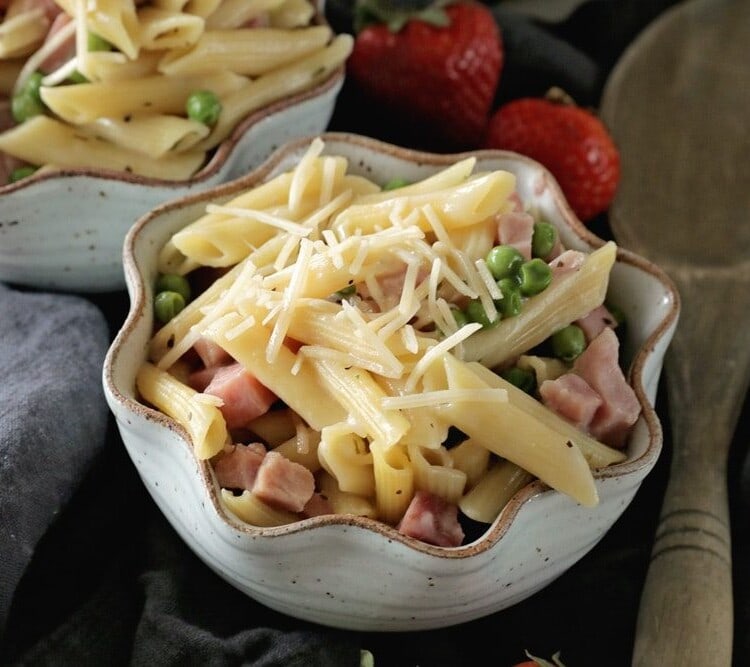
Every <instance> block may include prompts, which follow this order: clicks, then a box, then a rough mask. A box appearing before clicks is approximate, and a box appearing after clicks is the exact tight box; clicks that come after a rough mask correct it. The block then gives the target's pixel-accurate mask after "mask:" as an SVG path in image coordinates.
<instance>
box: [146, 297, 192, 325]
mask: <svg viewBox="0 0 750 667" xmlns="http://www.w3.org/2000/svg"><path fill="white" fill-rule="evenodd" d="M184 307H185V299H184V298H183V297H182V294H180V293H179V292H172V291H170V290H167V291H165V292H159V293H158V294H157V295H156V296H155V297H154V315H156V319H158V320H159V321H160V322H163V323H164V324H166V323H167V322H169V320H171V319H172V318H173V317H174V316H175V315H177V313H179V312H180V311H181V310H182V309H183V308H184Z"/></svg>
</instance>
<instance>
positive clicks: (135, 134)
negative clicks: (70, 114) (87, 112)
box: [81, 115, 209, 159]
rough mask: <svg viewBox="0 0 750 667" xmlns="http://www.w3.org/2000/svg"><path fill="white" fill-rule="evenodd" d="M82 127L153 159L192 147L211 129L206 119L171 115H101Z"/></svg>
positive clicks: (117, 144)
mask: <svg viewBox="0 0 750 667" xmlns="http://www.w3.org/2000/svg"><path fill="white" fill-rule="evenodd" d="M81 129H82V130H84V131H86V132H88V133H90V134H92V135H96V136H99V137H101V138H103V139H106V140H107V141H110V142H112V143H113V144H115V145H116V146H120V147H121V148H125V149H127V150H132V151H135V152H139V153H143V154H144V155H147V156H148V157H150V158H153V159H157V158H160V157H163V156H165V155H167V154H169V153H180V152H182V151H185V150H188V149H190V148H192V147H193V146H194V145H195V144H197V143H198V142H199V141H200V140H201V139H203V138H204V137H205V136H206V135H208V132H209V129H208V127H206V126H205V125H204V124H203V123H198V122H197V121H194V120H188V119H187V118H181V117H180V116H167V115H133V116H128V117H126V118H124V119H120V118H98V119H97V120H95V121H94V122H93V123H87V124H85V125H82V126H81Z"/></svg>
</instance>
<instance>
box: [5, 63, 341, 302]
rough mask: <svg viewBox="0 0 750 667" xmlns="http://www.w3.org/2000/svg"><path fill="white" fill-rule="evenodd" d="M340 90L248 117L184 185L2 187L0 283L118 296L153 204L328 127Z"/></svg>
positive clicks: (66, 176) (70, 178)
mask: <svg viewBox="0 0 750 667" xmlns="http://www.w3.org/2000/svg"><path fill="white" fill-rule="evenodd" d="M343 82H344V68H343V66H342V67H339V68H338V69H337V70H335V71H334V72H333V73H332V74H331V76H329V77H328V79H327V80H325V81H324V82H323V83H321V84H319V85H318V86H316V87H315V88H312V89H310V90H308V91H306V92H303V93H300V94H297V95H294V96H291V97H287V98H285V99H283V100H280V101H278V102H276V103H274V104H271V105H269V106H267V107H264V108H263V109H260V110H258V111H256V112H255V113H253V114H251V115H250V116H248V117H247V118H246V119H245V120H244V121H243V122H242V123H241V124H240V125H239V126H237V127H236V128H235V130H234V131H233V132H232V134H231V135H230V136H229V137H228V138H227V139H226V140H224V141H223V142H222V143H221V144H220V145H219V147H218V148H217V150H216V152H215V153H214V155H213V156H212V158H211V160H210V161H209V162H208V163H207V164H206V165H205V166H204V167H203V168H202V169H201V170H200V171H199V172H197V173H196V174H195V175H194V176H193V177H191V178H190V179H189V180H187V181H167V180H159V179H155V178H146V177H142V176H136V175H133V174H125V173H121V172H108V173H106V172H103V171H98V170H93V169H68V170H64V171H58V172H54V173H52V172H51V173H46V174H44V173H42V174H38V175H36V176H32V177H29V178H26V179H23V180H22V181H19V182H17V183H14V184H11V185H3V186H0V280H2V281H6V282H10V283H16V284H19V285H25V286H29V287H37V288H44V289H52V290H64V291H76V292H107V291H111V290H117V289H122V288H123V287H124V286H125V277H124V275H123V270H122V242H123V239H124V238H125V234H126V233H127V231H128V229H129V228H130V227H131V226H132V225H133V223H134V222H135V221H136V220H137V219H138V218H139V217H141V216H142V215H144V214H145V213H146V212H147V211H149V210H151V209H152V208H154V207H155V206H157V205H158V204H160V203H162V202H165V201H168V200H171V199H174V198H176V197H182V196H185V195H188V194H189V193H192V192H196V191H198V190H203V189H206V188H209V187H211V186H214V185H217V184H219V183H223V182H225V181H229V180H232V179H235V178H238V177H239V176H242V175H243V174H245V173H247V172H248V171H249V170H250V169H252V168H254V167H257V166H258V165H259V164H260V163H261V162H262V161H263V160H265V159H266V158H267V157H268V156H269V155H270V154H271V153H272V152H273V151H274V150H276V149H277V148H278V147H279V146H281V145H282V144H284V143H285V142H287V141H290V140H292V139H295V138H297V137H301V136H306V135H308V134H315V133H318V132H322V131H323V130H325V129H326V127H327V126H328V122H329V120H330V118H331V115H332V113H333V108H334V104H335V102H336V97H337V95H338V93H339V91H340V89H341V86H342V85H343Z"/></svg>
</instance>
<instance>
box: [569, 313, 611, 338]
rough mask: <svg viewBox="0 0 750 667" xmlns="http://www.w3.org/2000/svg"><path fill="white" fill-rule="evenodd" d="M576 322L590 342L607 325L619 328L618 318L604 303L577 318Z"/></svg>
mask: <svg viewBox="0 0 750 667" xmlns="http://www.w3.org/2000/svg"><path fill="white" fill-rule="evenodd" d="M575 324H577V325H578V326H579V327H581V329H582V330H583V334H584V336H586V342H588V343H590V342H591V341H592V340H594V338H596V337H597V336H598V335H599V334H600V333H601V332H602V330H603V329H604V328H605V327H610V328H611V329H615V328H617V320H616V319H615V317H614V315H612V313H610V312H609V310H608V309H607V307H606V306H605V305H604V304H602V305H601V306H598V307H597V308H594V310H592V311H591V312H590V313H589V314H588V315H586V316H585V317H582V318H581V319H580V320H576V322H575Z"/></svg>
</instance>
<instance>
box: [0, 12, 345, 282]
mask: <svg viewBox="0 0 750 667" xmlns="http://www.w3.org/2000/svg"><path fill="white" fill-rule="evenodd" d="M78 7H82V8H85V13H83V14H82V13H79V12H78V9H77V8H78ZM350 50H351V37H350V36H349V35H334V34H333V33H332V30H331V29H330V27H329V26H328V25H327V23H326V22H325V19H324V17H323V14H322V12H321V11H319V10H318V9H316V5H315V3H314V2H313V1H312V0H249V1H247V2H235V1H234V0H205V1H198V2H188V3H185V2H182V3H180V2H166V3H164V2H155V3H138V4H136V3H133V2H124V3H119V2H118V3H114V2H113V3H84V4H77V3H76V2H73V1H72V0H65V1H63V0H60V2H56V3H53V2H39V3H35V2H27V1H26V0H23V1H21V0H11V2H10V3H9V4H8V7H7V9H6V10H5V12H4V14H3V13H2V12H0V201H1V202H2V204H1V205H0V280H4V281H7V282H11V283H17V284H20V285H26V286H32V287H39V288H48V289H58V290H68V291H81V292H104V291H110V290H115V289H122V288H123V287H124V277H123V273H122V262H121V251H122V241H123V238H124V236H125V233H126V232H127V230H128V228H129V227H130V226H131V225H132V224H133V223H134V222H135V220H137V219H138V217H139V216H141V215H143V214H144V213H145V212H146V211H148V210H150V209H151V208H153V207H154V206H156V205H157V204H158V203H160V202H163V201H166V200H168V199H172V198H175V197H179V196H182V195H185V194H187V193H189V192H193V191H196V190H198V189H201V188H205V187H209V186H211V185H215V184H218V183H221V182H224V181H227V180H231V179H233V178H236V177H238V176H240V175H242V174H244V173H246V172H247V171H248V170H249V169H251V168H253V167H255V166H257V165H258V164H260V162H262V161H263V160H264V159H265V158H266V157H268V155H269V154H270V153H271V152H272V151H273V150H274V149H276V148H277V147H278V146H280V145H282V144H283V143H284V142H286V141H288V140H290V139H293V138H295V137H299V136H304V135H307V134H310V133H317V132H321V131H323V130H324V129H325V128H326V126H327V124H328V121H329V120H330V117H331V114H332V112H333V108H334V104H335V100H336V97H337V95H338V92H339V90H340V89H341V86H342V84H343V78H344V62H345V60H346V58H347V57H348V54H349V52H350Z"/></svg>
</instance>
